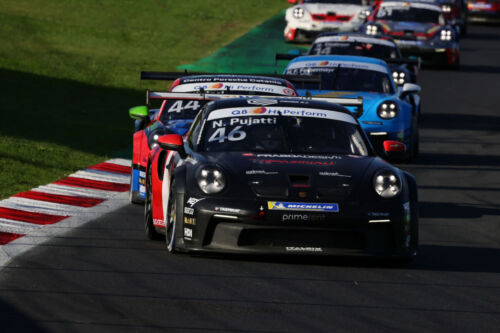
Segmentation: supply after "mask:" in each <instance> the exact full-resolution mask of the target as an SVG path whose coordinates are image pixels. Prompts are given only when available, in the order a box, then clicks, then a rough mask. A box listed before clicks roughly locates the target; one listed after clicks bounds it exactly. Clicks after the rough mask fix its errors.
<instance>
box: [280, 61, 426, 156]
mask: <svg viewBox="0 0 500 333" xmlns="http://www.w3.org/2000/svg"><path fill="white" fill-rule="evenodd" d="M285 73H286V74H292V75H319V76H320V77H321V83H320V84H319V85H317V84H303V85H301V86H297V91H298V93H299V95H301V96H305V95H308V94H310V95H313V96H316V97H350V96H351V97H353V96H361V97H362V98H363V112H362V113H359V112H355V115H356V117H357V118H358V120H359V122H360V123H361V126H362V127H363V129H364V130H365V132H366V133H367V134H368V135H369V137H370V140H371V141H372V144H373V146H374V147H375V149H376V151H377V152H378V153H379V154H380V155H383V154H384V141H386V140H395V141H400V142H402V143H405V144H406V145H407V146H408V151H407V152H406V155H405V157H404V159H405V160H407V161H411V160H414V159H416V158H417V157H418V154H419V119H420V97H419V95H418V93H419V92H420V86H418V85H416V84H412V83H405V84H404V85H403V87H402V89H401V90H400V91H398V90H397V89H396V87H395V85H394V81H393V78H392V73H391V71H390V69H389V67H388V66H387V64H386V63H385V62H384V61H382V60H380V59H375V58H367V57H355V56H340V55H339V56H303V57H298V58H295V59H293V60H292V61H291V62H290V63H289V64H288V66H287V68H286V69H285Z"/></svg>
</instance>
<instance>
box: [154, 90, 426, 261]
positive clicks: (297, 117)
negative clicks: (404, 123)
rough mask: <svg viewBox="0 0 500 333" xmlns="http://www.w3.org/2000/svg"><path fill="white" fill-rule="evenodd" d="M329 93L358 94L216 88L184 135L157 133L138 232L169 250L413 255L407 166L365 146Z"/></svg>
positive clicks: (413, 214) (391, 145)
mask: <svg viewBox="0 0 500 333" xmlns="http://www.w3.org/2000/svg"><path fill="white" fill-rule="evenodd" d="M331 102H338V103H342V104H345V105H356V104H359V101H358V100H357V99H352V100H350V99H330V102H322V101H316V100H307V99H297V98H281V97H280V98H276V99H274V98H273V99H271V98H265V99H264V98H249V99H241V98H240V99H220V100H216V101H213V102H210V103H208V104H206V105H205V107H204V108H203V109H202V111H201V112H200V113H199V114H198V116H197V117H196V119H195V121H194V123H193V125H192V127H191V128H190V130H189V132H188V134H187V138H186V140H185V141H183V138H182V137H181V136H180V135H177V134H171V135H165V136H162V137H160V138H159V140H158V144H159V146H158V147H155V148H154V150H153V151H152V152H151V156H150V160H149V163H148V168H147V181H146V186H147V200H146V205H145V230H146V235H147V236H148V237H149V238H160V236H161V235H166V237H165V239H166V243H167V246H168V249H169V251H172V252H175V251H192V252H210V251H213V252H225V253H251V254H257V253H261V254H298V253H301V254H306V253H307V254H323V255H330V254H342V255H345V254H347V255H377V256H399V257H405V258H411V257H413V256H415V255H416V253H417V249H418V214H417V200H418V199H417V187H416V183H415V179H414V177H413V176H412V175H410V174H409V173H407V172H405V171H402V170H399V169H397V168H395V167H393V166H391V165H390V164H388V163H387V162H385V161H383V160H382V159H380V158H379V157H376V155H375V154H374V152H373V149H372V147H371V145H370V142H369V141H368V140H367V138H366V136H365V134H364V133H363V131H362V129H361V127H360V125H359V123H358V122H357V120H356V119H355V118H354V117H353V116H352V114H351V112H350V111H348V110H347V109H345V108H344V107H343V106H341V105H339V104H334V103H331ZM385 147H386V151H387V153H388V154H398V153H401V151H402V150H404V149H405V147H404V144H401V143H399V142H393V141H387V142H386V143H385Z"/></svg>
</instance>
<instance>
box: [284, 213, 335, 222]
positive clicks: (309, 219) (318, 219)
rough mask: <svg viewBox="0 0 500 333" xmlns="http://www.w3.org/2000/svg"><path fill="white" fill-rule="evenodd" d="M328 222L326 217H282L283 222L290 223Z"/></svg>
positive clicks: (288, 215) (295, 215)
mask: <svg viewBox="0 0 500 333" xmlns="http://www.w3.org/2000/svg"><path fill="white" fill-rule="evenodd" d="M325 220H326V215H307V214H283V215H282V216H281V222H288V221H292V222H293V221H300V222H302V221H311V222H317V221H325Z"/></svg>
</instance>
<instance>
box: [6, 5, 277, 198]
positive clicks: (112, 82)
mask: <svg viewBox="0 0 500 333" xmlns="http://www.w3.org/2000/svg"><path fill="white" fill-rule="evenodd" d="M285 6H286V2H285V1H283V0H252V1H241V0H223V1H220V0H219V1H215V0H189V1H177V0H163V1H160V0H142V1H131V0H129V1H125V0H86V1H75V0H3V1H1V2H0V45H2V47H1V48H0V114H1V115H2V120H1V121H0V198H5V197H8V196H10V195H12V194H14V193H17V192H19V191H25V190H28V189H30V188H32V187H34V186H36V185H40V184H45V183H48V182H51V181H54V180H57V179H59V178H61V177H63V176H64V175H67V174H69V173H71V172H74V171H75V170H77V169H81V168H83V167H85V166H88V165H89V164H92V163H96V162H99V161H102V160H104V159H106V158H107V157H108V156H109V155H110V154H111V153H113V152H116V151H126V150H127V148H128V147H130V146H131V132H132V121H131V120H130V119H128V118H127V109H128V107H130V106H132V105H138V104H141V103H143V100H144V90H143V89H144V88H146V87H152V88H154V89H158V88H161V87H164V86H163V85H162V84H159V83H156V84H152V83H151V82H149V83H145V82H140V80H139V71H140V70H174V69H175V68H176V67H177V66H179V65H183V64H188V63H192V62H194V61H195V60H197V59H200V58H202V57H206V56H209V55H210V54H211V53H213V52H214V51H216V50H217V49H219V48H220V47H222V46H223V45H226V44H227V43H229V42H230V41H232V40H234V39H236V38H238V37H240V36H242V35H243V34H244V33H245V32H246V31H248V30H250V29H251V28H252V27H254V26H256V25H258V24H260V23H262V22H263V21H265V20H266V19H267V18H269V17H271V16H274V15H276V14H277V13H280V12H281V11H282V10H283V9H284V8H285ZM263 42H264V41H263Z"/></svg>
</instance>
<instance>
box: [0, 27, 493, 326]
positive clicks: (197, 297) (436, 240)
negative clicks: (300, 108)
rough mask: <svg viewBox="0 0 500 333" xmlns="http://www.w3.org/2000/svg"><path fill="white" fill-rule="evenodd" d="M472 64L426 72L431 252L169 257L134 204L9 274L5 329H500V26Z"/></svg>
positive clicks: (40, 250) (473, 47)
mask: <svg viewBox="0 0 500 333" xmlns="http://www.w3.org/2000/svg"><path fill="white" fill-rule="evenodd" d="M462 64H463V66H462V69H461V70H460V71H451V72H449V71H435V70H424V71H423V72H422V73H421V76H420V78H419V83H420V84H421V85H422V86H423V88H424V90H423V93H422V97H423V102H424V110H425V111H424V117H423V123H422V132H421V139H422V147H421V149H422V156H421V158H420V160H419V161H418V163H416V164H413V165H403V166H402V167H404V168H406V169H408V170H410V171H411V172H413V173H414V174H415V175H416V177H417V181H418V184H419V195H420V216H421V220H420V221H421V229H420V231H421V232H420V239H421V255H420V257H419V258H418V259H417V260H416V261H415V262H414V263H413V264H412V265H410V266H408V267H405V266H397V265H389V264H386V263H384V262H379V261H372V260H364V259H361V260H360V259H346V258H327V259H316V258H309V259H300V260H285V259H280V258H270V259H267V260H262V259H259V258H248V257H230V258H219V257H193V256H189V255H169V254H168V253H167V251H166V249H165V244H164V243H162V242H151V241H146V240H145V239H144V236H143V229H142V213H143V211H142V207H140V206H133V205H128V206H126V207H125V208H123V209H120V210H118V211H115V212H113V213H111V214H108V215H106V216H103V217H102V218H99V219H97V220H95V221H93V222H90V223H88V224H86V225H85V226H83V227H80V228H78V229H75V230H73V231H72V232H70V233H68V234H66V235H64V236H60V237H58V238H54V239H53V240H51V241H49V242H47V243H45V244H43V245H41V246H39V247H37V248H35V249H33V250H31V251H29V252H27V253H26V254H24V255H22V256H20V257H18V258H17V259H15V260H14V261H12V262H10V264H8V266H7V267H6V268H4V269H3V270H2V271H1V272H0V317H1V319H2V321H1V323H0V325H1V326H0V331H2V332H20V331H21V330H30V331H31V332H38V331H40V332H44V331H47V332H68V331H71V332H90V331H92V332H99V331H103V332H108V331H119V332H137V331H143V332H154V331H168V332H304V331H305V332H379V331H398V332H429V331H432V332H498V331H500V218H499V216H500V106H499V105H500V90H499V87H500V27H499V26H497V27H488V26H473V27H471V29H470V37H469V38H467V39H465V40H463V42H462Z"/></svg>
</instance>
